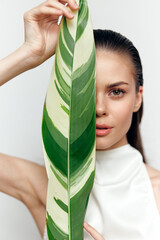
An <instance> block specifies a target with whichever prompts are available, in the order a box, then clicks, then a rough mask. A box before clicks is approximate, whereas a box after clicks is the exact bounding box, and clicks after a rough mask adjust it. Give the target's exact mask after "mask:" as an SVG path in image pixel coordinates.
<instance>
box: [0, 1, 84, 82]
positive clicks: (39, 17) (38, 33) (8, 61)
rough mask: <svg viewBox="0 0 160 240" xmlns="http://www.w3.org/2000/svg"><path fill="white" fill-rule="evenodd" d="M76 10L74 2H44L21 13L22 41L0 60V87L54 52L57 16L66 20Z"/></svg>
mask: <svg viewBox="0 0 160 240" xmlns="http://www.w3.org/2000/svg"><path fill="white" fill-rule="evenodd" d="M65 3H68V5H69V7H70V8H71V10H73V11H75V10H77V9H78V8H79V7H78V6H76V5H75V3H76V1H75V0H68V1H67V0H47V1H45V2H43V3H41V4H40V5H38V6H37V7H35V8H33V9H31V10H29V11H27V12H26V13H25V14H24V26H25V40H24V43H23V44H22V46H20V47H19V48H18V49H17V50H16V51H15V52H13V53H12V54H10V55H9V56H7V57H6V58H4V59H2V60H1V61H0V86H1V85H3V84H4V83H6V82H7V81H9V80H10V79H12V78H14V77H15V76H17V75H19V74H20V73H22V72H25V71H27V70H29V69H32V68H34V67H37V66H38V65H40V64H41V63H43V62H44V61H45V60H46V59H48V58H49V57H51V56H52V55H53V54H54V53H55V50H56V45H57V40H58V34H59V27H60V26H59V25H58V24H57V22H58V18H59V17H60V16H61V15H64V16H66V17H67V18H69V19H72V18H73V15H70V13H71V11H70V10H69V8H68V7H67V6H65V5H64V4H65Z"/></svg>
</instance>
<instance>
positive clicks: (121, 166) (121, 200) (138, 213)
mask: <svg viewBox="0 0 160 240" xmlns="http://www.w3.org/2000/svg"><path fill="white" fill-rule="evenodd" d="M84 220H85V221H86V222H88V223H89V224H90V225H91V226H92V227H94V228H95V229H96V230H97V231H98V232H99V233H101V234H102V235H103V237H104V239H105V240H128V239H129V240H159V239H160V215H159V212H158V208H157V205H156V201H155V198H154V194H153V190H152V184H151V181H150V178H149V175H148V172H147V170H146V167H145V164H144V163H143V159H142V155H141V153H140V152H139V151H138V150H137V149H135V148H133V147H132V146H131V145H130V144H126V145H123V146H121V147H118V148H115V149H111V150H106V151H96V172H95V179H94V185H93V188H92V191H91V194H90V197H89V201H88V205H87V210H86V215H85V219H84ZM47 239H48V238H47V231H46V228H45V232H44V240H47ZM84 240H93V237H92V236H91V235H90V234H89V233H88V232H87V231H86V230H85V229H84Z"/></svg>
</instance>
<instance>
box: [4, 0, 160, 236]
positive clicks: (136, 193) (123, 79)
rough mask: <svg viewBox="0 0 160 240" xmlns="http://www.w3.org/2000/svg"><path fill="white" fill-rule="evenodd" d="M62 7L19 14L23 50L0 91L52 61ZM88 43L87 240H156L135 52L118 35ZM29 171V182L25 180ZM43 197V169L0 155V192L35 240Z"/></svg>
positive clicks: (155, 183)
mask: <svg viewBox="0 0 160 240" xmlns="http://www.w3.org/2000/svg"><path fill="white" fill-rule="evenodd" d="M66 2H67V1H66V0H59V1H58V0H49V1H46V2H44V3H42V4H40V5H39V6H37V7H35V8H33V9H31V10H30V11H28V12H26V13H25V14H24V22H25V42H24V43H23V45H22V46H21V47H20V48H19V49H17V50H16V51H15V52H14V53H12V54H11V55H9V56H8V57H6V58H5V59H3V60H1V61H0V85H2V84H4V83H5V82H7V81H9V80H10V79H11V78H13V77H15V76H17V75H18V74H20V73H22V72H24V71H26V70H28V69H31V68H34V67H36V66H38V65H40V64H41V63H42V62H44V61H45V60H46V59H48V58H49V57H50V56H52V55H53V54H54V53H55V49H56V44H57V39H58V31H59V25H57V20H58V17H59V16H60V15H64V16H66V17H67V18H69V19H72V18H73V16H71V15H70V11H69V9H68V7H67V6H66V5H64V4H65V3H66ZM68 5H69V6H70V8H71V9H72V11H77V10H78V7H77V6H75V1H74V0H68ZM94 37H95V44H96V58H97V64H96V150H97V151H96V155H97V156H96V161H97V162H96V175H95V183H94V186H93V189H92V192H91V195H90V198H89V202H88V207H87V212H86V217H85V221H87V222H88V223H89V225H88V226H87V225H85V224H84V228H85V230H86V231H85V232H84V233H85V240H88V239H97V240H102V239H104V238H105V239H119V240H120V239H123V240H125V239H136V240H138V239H158V237H160V235H158V234H160V233H159V230H158V227H159V226H160V225H158V224H160V223H158V220H159V219H158V217H159V213H160V172H159V171H158V170H156V169H153V168H152V167H150V166H148V165H147V163H146V159H145V156H144V152H143V146H142V141H141V137H140V130H139V124H140V122H141V118H142V113H143V72H142V66H141V60H140V57H139V54H138V51H137V50H136V48H135V47H134V46H133V44H132V43H131V42H130V41H129V40H128V39H126V38H125V37H124V36H122V35H121V34H119V33H116V32H113V31H107V30H94ZM100 128H101V129H100ZM8 166H9V167H8ZM4 169H5V170H4ZM23 169H25V171H24V170H23ZM26 169H27V171H26ZM2 170H3V173H2ZM28 171H29V172H33V174H29V175H27V174H26V172H28ZM9 172H10V173H11V174H9ZM33 176H34V177H33ZM19 180H21V181H19ZM39 181H41V182H42V183H43V184H42V187H41V188H39V186H40V185H39ZM19 182H21V184H19ZM46 189H47V175H46V172H45V168H44V167H42V166H39V165H38V164H35V163H32V162H30V161H25V160H24V159H20V158H16V157H11V156H7V155H5V154H1V155H0V191H2V192H5V193H7V194H9V195H11V196H14V197H16V198H17V199H19V200H21V201H22V202H24V204H26V206H27V207H28V209H29V210H30V211H31V213H32V216H33V217H34V219H35V221H36V223H37V226H38V228H39V230H40V232H41V235H43V233H44V226H45V204H46ZM148 226H150V227H151V228H150V229H149V228H148ZM148 229H149V231H148ZM45 234H46V233H45ZM130 234H131V235H130Z"/></svg>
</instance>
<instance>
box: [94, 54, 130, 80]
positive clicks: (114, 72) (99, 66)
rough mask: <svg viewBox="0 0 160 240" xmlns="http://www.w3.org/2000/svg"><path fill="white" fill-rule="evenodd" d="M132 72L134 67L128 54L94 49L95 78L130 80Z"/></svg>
mask: <svg viewBox="0 0 160 240" xmlns="http://www.w3.org/2000/svg"><path fill="white" fill-rule="evenodd" d="M133 74H134V67H133V63H132V61H131V59H130V57H129V56H127V55H125V54H119V53H117V52H114V51H106V50H96V78H98V79H99V78H101V79H102V80H103V79H105V81H117V80H119V81H120V80H121V81H122V80H128V81H130V79H131V78H132V77H133Z"/></svg>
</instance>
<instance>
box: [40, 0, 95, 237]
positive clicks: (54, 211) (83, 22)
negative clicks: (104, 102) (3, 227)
mask: <svg viewBox="0 0 160 240" xmlns="http://www.w3.org/2000/svg"><path fill="white" fill-rule="evenodd" d="M77 3H78V4H79V10H78V11H74V12H73V14H74V18H73V19H71V20H69V19H67V18H65V17H64V18H63V20H62V22H61V26H60V31H59V38H58V42H57V48H56V55H55V61H54V65H53V69H52V73H51V78H50V82H49V86H48V89H47V93H46V98H45V103H44V108H43V119H42V145H43V151H44V159H45V164H46V170H47V175H48V190H47V203H46V223H47V233H48V238H49V240H51V239H52V240H53V239H56V240H61V239H63V240H64V239H67V240H82V239H83V222H84V218H85V214H86V209H87V204H88V199H89V196H90V192H91V190H92V187H93V183H94V176H95V152H96V112H95V101H96V100H95V99H96V97H95V92H96V91H95V86H96V85H95V83H96V82H95V71H96V70H95V68H96V66H95V64H96V51H95V43H94V37H93V28H92V22H91V16H90V12H89V8H88V4H87V1H86V0H79V1H77Z"/></svg>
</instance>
